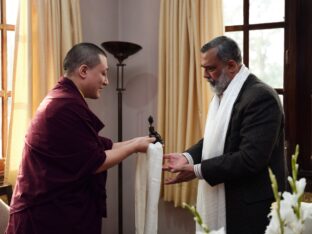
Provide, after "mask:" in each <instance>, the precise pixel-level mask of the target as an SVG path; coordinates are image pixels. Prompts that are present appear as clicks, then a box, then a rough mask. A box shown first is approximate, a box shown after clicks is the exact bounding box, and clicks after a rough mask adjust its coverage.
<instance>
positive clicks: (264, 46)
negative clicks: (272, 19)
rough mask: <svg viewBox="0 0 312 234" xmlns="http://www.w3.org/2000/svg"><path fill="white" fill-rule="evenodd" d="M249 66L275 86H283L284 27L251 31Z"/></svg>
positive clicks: (261, 77)
mask: <svg viewBox="0 0 312 234" xmlns="http://www.w3.org/2000/svg"><path fill="white" fill-rule="evenodd" d="M249 68H250V70H251V72H252V73H254V74H255V75H256V76H258V77H259V78H260V79H261V80H263V81H265V82H266V83H268V84H269V85H271V86H272V87H274V88H283V84H284V82H283V71H284V29H282V28H280V29H266V30H253V31H250V36H249Z"/></svg>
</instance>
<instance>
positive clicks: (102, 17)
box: [80, 0, 194, 234]
mask: <svg viewBox="0 0 312 234" xmlns="http://www.w3.org/2000/svg"><path fill="white" fill-rule="evenodd" d="M80 2H81V15H82V27H83V38H84V41H88V42H93V43H95V44H97V45H99V46H100V44H101V43H102V42H104V41H110V40H119V41H129V42H133V43H137V44H139V45H141V46H142V47H143V49H142V50H141V51H139V52H138V53H137V54H135V55H133V56H131V57H129V58H128V59H126V60H125V61H124V63H125V64H126V67H125V88H126V91H125V92H124V93H123V139H130V138H132V137H135V136H140V135H147V134H148V122H147V118H148V116H149V115H153V116H154V119H155V122H156V117H157V116H156V111H157V69H158V68H157V66H158V65H157V64H158V21H159V7H160V0H118V1H117V0H80ZM108 63H109V66H110V71H109V80H110V85H109V86H108V87H106V88H105V89H104V90H103V93H102V97H101V98H100V99H99V100H96V101H88V103H89V106H90V108H91V109H92V110H93V111H94V112H95V113H96V115H98V117H99V118H100V119H101V120H102V121H103V122H104V123H105V124H106V127H105V128H104V130H103V131H102V132H101V134H102V135H105V136H108V137H110V138H112V139H113V140H114V141H116V140H117V93H116V90H115V89H116V80H115V78H116V60H115V58H113V57H112V56H111V55H110V54H108ZM135 160H136V159H135V156H132V157H129V158H128V159H126V160H125V161H124V162H123V202H124V203H123V204H124V209H123V221H124V222H123V226H124V229H123V233H124V234H131V233H135V228H134V223H135V220H134V191H133V188H134V174H135V173H134V172H135ZM107 193H108V200H107V204H108V218H107V219H104V221H103V233H110V234H114V233H118V203H117V194H118V193H117V167H115V168H112V169H110V170H109V172H108V181H107ZM158 233H161V234H166V233H168V234H169V233H170V234H172V233H179V234H184V233H185V234H186V233H194V222H193V219H192V217H191V215H190V214H189V213H188V212H187V211H186V210H184V209H181V208H178V209H177V208H173V206H172V204H171V203H165V202H162V201H160V206H159V231H158Z"/></svg>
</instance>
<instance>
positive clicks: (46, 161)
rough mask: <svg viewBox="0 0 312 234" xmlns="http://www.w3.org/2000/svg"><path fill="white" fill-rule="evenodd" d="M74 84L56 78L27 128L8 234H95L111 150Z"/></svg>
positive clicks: (103, 210)
mask: <svg viewBox="0 0 312 234" xmlns="http://www.w3.org/2000/svg"><path fill="white" fill-rule="evenodd" d="M103 127H104V125H103V123H102V122H101V121H100V120H99V119H98V118H97V117H96V116H95V115H94V114H93V113H92V112H91V111H90V109H89V108H88V106H87V103H86V102H85V100H84V98H83V97H82V95H81V94H80V92H79V90H78V89H77V88H76V86H75V85H74V83H73V82H72V81H71V80H69V79H67V78H61V80H60V81H59V82H58V84H57V85H56V86H55V88H54V89H53V90H51V91H50V93H49V94H48V95H47V97H46V98H45V99H44V100H43V101H42V103H41V104H40V106H39V108H38V110H37V113H36V115H35V117H34V118H33V120H32V122H31V125H30V127H29V129H28V132H27V135H26V138H25V146H24V151H23V157H22V162H21V165H20V171H19V174H18V178H17V182H16V186H15V189H14V194H13V199H12V202H11V211H10V220H9V225H8V228H7V232H6V233H7V234H11V233H14V234H20V233H25V234H26V233H27V234H33V233H34V234H50V233H51V234H52V233H53V234H71V233H73V234H79V233H81V234H82V233H86V234H99V233H101V219H102V216H103V217H105V216H106V203H105V202H106V192H105V183H106V176H107V172H106V171H105V172H102V173H99V174H94V172H95V171H96V169H98V168H99V167H100V166H101V165H102V164H103V162H104V161H105V159H106V154H105V152H104V150H108V149H111V148H112V141H111V140H110V139H107V138H104V137H100V136H99V135H98V132H99V131H100V130H101V129H102V128H103Z"/></svg>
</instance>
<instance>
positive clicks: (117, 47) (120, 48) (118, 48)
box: [101, 41, 142, 234]
mask: <svg viewBox="0 0 312 234" xmlns="http://www.w3.org/2000/svg"><path fill="white" fill-rule="evenodd" d="M101 45H102V47H103V48H104V49H105V50H107V51H108V52H109V53H111V54H112V55H114V57H115V58H116V59H117V60H118V63H117V88H116V91H117V95H118V141H119V142H121V141H122V92H123V91H125V90H126V89H125V88H124V86H123V85H124V67H125V66H126V64H124V63H123V60H125V59H126V58H128V57H129V56H130V55H132V54H135V53H137V52H138V51H139V50H140V49H142V47H141V46H139V45H137V44H134V43H131V42H124V41H107V42H103V43H102V44H101ZM122 178H123V176H122V162H120V163H119V164H118V233H119V234H122V233H123V202H122V185H123V181H122Z"/></svg>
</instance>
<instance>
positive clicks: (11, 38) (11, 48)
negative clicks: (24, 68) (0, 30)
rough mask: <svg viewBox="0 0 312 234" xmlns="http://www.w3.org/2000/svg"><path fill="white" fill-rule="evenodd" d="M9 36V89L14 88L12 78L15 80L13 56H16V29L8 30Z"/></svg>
mask: <svg viewBox="0 0 312 234" xmlns="http://www.w3.org/2000/svg"><path fill="white" fill-rule="evenodd" d="M7 38H8V40H7V41H8V53H7V56H8V57H7V70H8V77H7V84H8V86H7V89H8V90H12V80H13V58H14V44H15V31H7Z"/></svg>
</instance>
